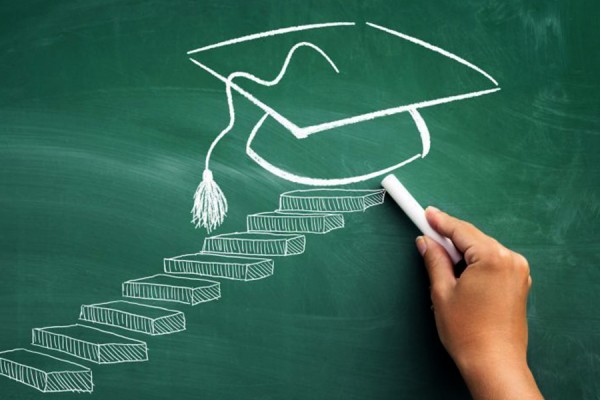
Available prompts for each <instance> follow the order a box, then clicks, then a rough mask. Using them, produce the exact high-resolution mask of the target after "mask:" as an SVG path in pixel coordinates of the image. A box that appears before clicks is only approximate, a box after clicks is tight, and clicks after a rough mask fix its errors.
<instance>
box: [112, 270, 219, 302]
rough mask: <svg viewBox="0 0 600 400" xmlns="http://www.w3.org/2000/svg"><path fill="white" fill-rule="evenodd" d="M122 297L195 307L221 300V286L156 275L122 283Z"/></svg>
mask: <svg viewBox="0 0 600 400" xmlns="http://www.w3.org/2000/svg"><path fill="white" fill-rule="evenodd" d="M123 297H130V298H135V299H146V300H162V301H173V302H177V303H184V304H188V305H192V306H195V305H197V304H200V303H205V302H207V301H212V300H217V299H219V298H221V284H220V283H219V282H216V281H211V280H208V279H197V278H188V277H182V276H173V275H165V274H156V275H152V276H147V277H144V278H138V279H132V280H129V281H126V282H123Z"/></svg>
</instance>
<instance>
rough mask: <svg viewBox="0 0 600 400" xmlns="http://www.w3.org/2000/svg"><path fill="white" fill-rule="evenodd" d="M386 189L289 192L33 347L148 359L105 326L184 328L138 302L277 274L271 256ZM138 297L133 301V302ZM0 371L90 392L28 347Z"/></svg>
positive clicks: (36, 339) (70, 368) (83, 376)
mask: <svg viewBox="0 0 600 400" xmlns="http://www.w3.org/2000/svg"><path fill="white" fill-rule="evenodd" d="M384 197H385V191H384V190H343V189H312V190H295V191H291V192H286V193H283V194H281V195H280V197H279V208H278V209H277V210H275V211H268V212H260V213H256V214H251V215H248V216H247V219H246V228H247V230H246V231H245V232H232V233H225V234H220V235H215V236H210V237H207V238H205V239H204V244H203V246H202V251H201V252H199V253H193V254H184V255H180V256H176V257H170V258H165V259H164V263H163V271H162V273H159V274H155V275H150V276H145V277H140V278H134V279H130V280H127V281H125V282H123V283H122V286H121V289H122V296H123V297H124V298H127V299H128V300H113V301H108V302H105V303H97V304H88V305H82V306H81V309H80V313H79V320H80V321H81V322H85V323H87V324H86V325H84V324H79V323H75V324H73V325H67V326H49V327H42V328H34V329H33V330H32V343H31V344H32V345H33V346H36V348H38V349H44V350H53V351H57V352H61V353H63V354H67V355H69V356H72V357H76V358H78V359H81V360H84V361H87V362H91V363H95V364H115V363H126V362H127V363H128V362H143V361H147V360H148V348H147V344H146V343H145V342H144V341H140V340H136V339H132V338H129V337H127V336H124V335H121V334H117V333H114V332H111V331H107V330H105V329H102V328H107V327H108V328H117V329H120V330H124V331H131V332H136V333H142V334H146V335H149V336H158V335H168V334H174V333H177V332H182V331H185V330H186V319H185V314H184V313H183V312H181V311H177V310H171V309H167V308H163V307H158V306H156V305H152V304H145V303H140V301H142V302H146V301H147V302H153V301H157V300H158V301H166V302H176V303H182V304H186V305H189V306H196V305H199V304H202V303H205V302H208V301H213V300H218V299H219V298H220V297H221V282H220V281H218V280H215V279H225V280H238V281H245V282H250V281H254V280H258V279H264V278H267V277H269V276H271V275H273V273H274V265H275V262H274V259H273V258H274V257H278V258H279V257H288V256H294V255H299V254H302V253H303V252H304V251H305V247H306V244H307V243H306V234H314V235H322V234H327V233H329V232H332V231H335V230H336V229H341V228H343V227H344V226H345V218H344V213H351V212H363V211H365V210H366V209H368V208H369V207H373V206H376V205H379V204H382V203H383V201H384ZM131 300H135V301H131ZM92 325H93V326H92ZM0 375H3V376H5V377H7V378H9V379H12V380H14V381H17V382H20V383H23V384H25V385H28V386H31V387H33V388H35V389H37V390H39V391H41V392H43V393H52V392H89V393H91V392H92V391H93V387H94V383H93V380H92V371H91V369H90V368H89V367H86V366H83V365H80V364H78V363H74V362H72V361H68V360H65V359H62V358H58V357H54V356H52V355H49V354H45V353H41V352H37V351H32V350H28V349H21V348H18V349H12V350H7V351H3V352H0Z"/></svg>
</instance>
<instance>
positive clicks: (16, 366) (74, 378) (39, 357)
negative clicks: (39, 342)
mask: <svg viewBox="0 0 600 400" xmlns="http://www.w3.org/2000/svg"><path fill="white" fill-rule="evenodd" d="M0 375H3V376H6V377H7V378H9V379H12V380H14V381H17V382H20V383H23V384H25V385H27V386H31V387H33V388H35V389H37V390H39V391H40V392H44V393H56V392H89V393H91V392H92V391H93V389H94V383H93V381H92V371H91V370H90V369H89V368H87V367H84V366H83V365H79V364H75V363H73V362H71V361H66V360H62V359H60V358H56V357H52V356H49V355H47V354H43V353H38V352H37V351H31V350H26V349H14V350H8V351H3V352H0Z"/></svg>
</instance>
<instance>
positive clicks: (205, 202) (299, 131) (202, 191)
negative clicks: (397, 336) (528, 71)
mask: <svg viewBox="0 0 600 400" xmlns="http://www.w3.org/2000/svg"><path fill="white" fill-rule="evenodd" d="M354 25H355V23H353V22H332V23H325V24H312V25H301V26H293V27H288V28H281V29H276V30H272V31H266V32H261V33H256V34H253V35H247V36H242V37H239V38H234V39H231V40H226V41H222V42H219V43H215V44H212V45H208V46H204V47H201V48H198V49H195V50H190V51H189V52H188V55H192V54H198V53H202V52H203V51H206V50H210V49H214V48H218V47H225V46H229V45H232V44H236V43H241V42H246V41H251V40H257V39H263V38H266V37H272V36H276V35H282V34H286V33H291V32H300V31H307V30H316V29H330V28H334V27H353V26H354ZM366 26H367V27H370V28H373V29H376V30H379V31H380V32H384V33H387V34H389V35H391V36H394V37H397V38H399V39H402V40H405V41H408V42H411V43H413V44H415V45H418V46H421V47H423V48H425V49H427V50H430V51H432V52H435V53H437V54H439V55H441V56H443V57H445V58H448V59H451V60H453V61H455V62H458V63H460V64H461V65H464V66H466V67H467V68H470V69H472V70H473V71H476V72H477V73H479V74H481V75H482V76H484V77H485V78H486V79H487V80H489V81H490V82H491V83H492V84H493V85H494V87H493V88H490V89H485V90H478V91H472V92H467V93H461V94H457V95H453V96H447V97H441V98H437V99H431V100H427V101H422V102H417V103H412V104H405V105H399V106H396V107H391V108H386V109H382V110H377V111H373V112H369V113H364V114H361V115H356V116H352V117H348V118H342V119H339V120H335V121H329V122H325V123H320V124H316V125H312V126H305V127H299V126H298V125H296V124H295V123H293V122H292V121H290V120H289V119H287V118H285V117H284V116H283V115H281V114H280V113H279V112H277V111H276V110H274V109H273V108H271V107H270V106H268V105H267V104H265V103H264V102H262V101H260V100H259V99H257V98H256V97H255V96H254V95H253V94H251V93H250V92H248V91H246V90H244V89H243V88H241V87H240V86H239V85H238V84H236V83H234V82H233V80H234V79H235V78H245V79H248V80H251V81H253V82H255V83H258V84H260V85H263V86H274V85H277V84H278V83H279V81H280V80H281V79H282V78H283V76H284V75H285V73H286V70H287V67H288V65H289V62H290V60H291V58H292V56H293V54H294V52H295V51H296V50H297V49H298V48H300V47H310V48H312V49H313V50H315V51H316V52H318V53H319V54H320V55H321V56H322V57H323V58H324V59H325V60H326V61H327V62H328V63H329V65H330V66H331V67H332V69H333V70H334V71H335V72H336V73H337V72H339V70H338V68H337V66H336V65H335V63H334V62H333V60H331V59H330V57H329V56H328V55H327V54H326V53H325V52H324V51H323V50H322V49H320V48H319V47H317V46H316V45H314V44H312V43H309V42H300V43H297V44H296V45H294V46H293V47H292V48H291V49H290V50H289V51H288V53H287V56H286V58H285V61H284V63H283V65H282V67H281V69H280V71H279V73H278V74H277V76H276V77H275V78H274V79H272V80H270V81H267V80H263V79H260V78H258V77H256V76H255V75H252V74H249V73H246V72H243V71H237V72H233V73H231V74H229V75H228V76H223V75H222V74H220V73H218V72H217V71H215V70H213V69H211V68H210V67H208V66H207V65H206V64H204V63H202V62H201V61H198V60H197V59H194V58H190V60H191V61H192V62H193V63H194V64H196V65H197V66H199V67H200V68H202V69H203V70H204V71H206V72H208V73H209V74H211V75H212V76H214V77H215V78H217V79H219V80H220V81H222V82H223V83H225V94H226V96H227V105H228V109H229V123H228V125H227V127H226V128H225V129H224V130H223V131H221V133H220V134H219V135H217V137H216V138H215V139H214V141H213V142H212V143H211V145H210V147H209V149H208V152H207V155H206V158H205V170H204V172H203V179H202V182H201V183H200V185H199V186H198V188H197V190H196V193H195V194H194V207H193V208H192V215H193V217H192V222H193V223H194V224H195V225H196V227H204V228H206V230H207V232H209V233H210V232H211V231H212V230H214V229H216V228H217V227H218V226H219V225H220V224H221V223H222V222H223V220H224V218H225V216H226V214H227V200H226V198H225V196H224V194H223V192H222V190H221V189H220V188H219V186H218V185H217V184H216V183H215V181H214V177H213V175H212V172H211V170H210V168H209V163H210V156H211V154H212V151H213V150H214V148H215V146H216V144H217V143H218V142H219V141H220V140H221V139H222V138H223V136H224V135H226V134H227V132H229V131H230V130H231V129H232V127H233V125H234V123H235V109H234V106H233V98H232V90H235V91H236V92H237V93H239V94H240V95H242V96H243V97H245V98H246V99H248V100H249V101H250V102H252V103H253V104H254V105H256V106H257V107H259V108H260V109H262V110H263V111H264V112H265V114H264V115H263V116H262V117H261V118H260V119H259V121H258V122H257V123H256V125H255V126H254V128H253V129H252V131H251V133H250V136H249V137H248V141H247V144H246V154H247V155H248V156H249V157H250V158H251V159H252V160H254V161H255V162H256V163H257V164H258V165H260V166H261V167H262V168H264V169H265V170H267V171H269V172H270V173H272V174H273V175H275V176H278V177H279V178H282V179H285V180H288V181H290V182H294V183H299V184H302V185H308V186H342V185H348V184H351V183H358V182H363V181H365V180H368V179H372V178H376V177H379V176H381V175H383V174H387V173H389V172H391V171H393V170H395V169H397V168H400V167H402V166H404V165H406V164H408V163H410V162H412V161H415V160H416V159H418V158H424V157H425V156H426V155H427V154H428V153H429V150H430V148H431V138H430V132H429V129H428V127H427V124H426V123H425V120H424V119H423V117H422V116H421V114H420V113H419V109H421V108H426V107H432V106H435V105H440V104H445V103H451V102H454V101H458V100H464V99H470V98H475V97H479V96H483V95H486V94H490V93H494V92H497V91H499V90H500V88H499V87H498V82H497V81H496V80H495V79H494V78H493V77H492V76H491V75H490V74H488V73H487V72H485V71H484V70H483V69H481V68H479V67H478V66H476V65H474V64H472V63H471V62H469V61H467V60H465V59H463V58H461V57H459V56H457V55H456V54H454V53H451V52H449V51H447V50H444V49H442V48H440V47H438V46H435V45H433V44H431V43H428V42H426V41H424V40H421V39H417V38H415V37H412V36H409V35H407V34H404V33H401V32H398V31H395V30H393V29H389V28H386V27H383V26H381V25H377V24H373V23H370V22H367V23H366ZM402 112H408V113H409V115H410V116H411V118H412V119H413V121H414V123H415V126H416V127H417V130H418V132H419V135H420V137H421V144H422V151H421V152H420V153H418V154H416V155H414V156H412V157H409V158H408V159H406V160H402V161H400V162H398V163H396V164H394V165H391V166H388V167H386V168H383V169H380V170H377V171H373V172H370V173H367V174H363V175H356V176H350V177H345V178H324V177H322V178H315V177H307V176H300V175H296V174H292V173H290V172H288V171H285V170H283V169H281V168H279V167H276V166H275V165H273V164H271V163H269V162H268V161H267V160H265V159H264V158H263V157H261V156H260V155H258V154H257V153H256V152H255V151H254V150H253V149H252V148H251V144H252V141H253V140H254V138H255V136H256V134H257V132H258V130H259V129H260V127H261V126H262V125H263V123H264V121H265V120H266V118H267V117H271V118H273V119H274V120H275V121H277V122H278V123H279V124H281V125H282V126H283V127H285V128H286V129H287V130H288V131H289V132H290V133H291V134H292V135H294V136H295V137H296V138H298V139H303V138H307V137H308V136H310V135H313V134H315V133H318V132H323V131H328V130H331V129H335V128H340V127H343V126H347V125H352V124H357V123H360V122H364V121H369V120H373V119H376V118H381V117H385V116H390V115H394V114H398V113H402Z"/></svg>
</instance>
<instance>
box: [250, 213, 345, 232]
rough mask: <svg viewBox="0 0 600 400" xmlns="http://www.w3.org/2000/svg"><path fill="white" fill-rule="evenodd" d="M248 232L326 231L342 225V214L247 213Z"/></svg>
mask: <svg viewBox="0 0 600 400" xmlns="http://www.w3.org/2000/svg"><path fill="white" fill-rule="evenodd" d="M246 224H247V227H248V231H249V232H296V233H327V232H331V231H332V230H334V229H339V228H343V227H344V216H343V215H342V214H315V213H287V212H263V213H258V214H252V215H248V216H247V217H246Z"/></svg>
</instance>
